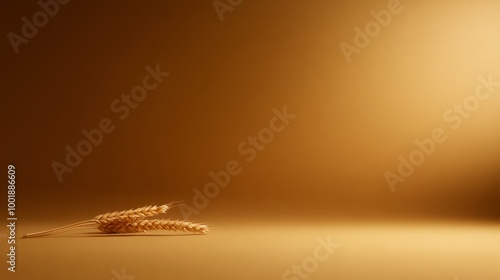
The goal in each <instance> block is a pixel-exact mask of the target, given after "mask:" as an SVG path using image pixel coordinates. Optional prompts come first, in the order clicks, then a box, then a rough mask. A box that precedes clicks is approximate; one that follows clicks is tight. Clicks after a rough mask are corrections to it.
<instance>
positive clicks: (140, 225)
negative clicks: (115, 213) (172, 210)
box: [97, 219, 208, 233]
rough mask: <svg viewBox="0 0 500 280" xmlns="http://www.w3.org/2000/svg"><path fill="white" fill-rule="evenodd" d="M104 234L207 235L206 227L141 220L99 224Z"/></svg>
mask: <svg viewBox="0 0 500 280" xmlns="http://www.w3.org/2000/svg"><path fill="white" fill-rule="evenodd" d="M97 229H99V230H100V231H102V232H105V233H138V232H147V231H152V230H169V231H184V232H192V233H208V226H206V225H203V224H196V223H192V222H186V221H178V220H174V221H171V220H164V219H153V220H141V221H132V222H121V221H115V222H111V223H104V224H100V225H99V227H98V228H97Z"/></svg>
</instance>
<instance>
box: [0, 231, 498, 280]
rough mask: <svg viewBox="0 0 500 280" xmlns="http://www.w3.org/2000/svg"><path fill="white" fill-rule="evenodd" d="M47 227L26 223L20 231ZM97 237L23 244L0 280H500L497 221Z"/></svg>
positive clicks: (84, 235)
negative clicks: (14, 261)
mask: <svg viewBox="0 0 500 280" xmlns="http://www.w3.org/2000/svg"><path fill="white" fill-rule="evenodd" d="M55 226H60V225H54V227H55ZM47 228H50V226H47V225H36V226H30V227H27V226H26V227H23V228H22V231H23V232H22V234H24V233H26V232H24V231H25V230H26V231H27V232H28V231H29V232H31V231H37V230H42V229H47ZM91 232H94V231H92V230H83V231H79V232H72V233H68V234H62V235H57V236H51V237H44V238H29V239H18V240H17V252H16V253H17V265H16V272H15V273H11V272H8V271H7V265H6V264H5V263H4V265H3V266H4V268H3V269H2V270H3V271H2V272H1V273H0V274H1V275H2V277H1V279H70V280H77V279H86V280H88V279H105V280H110V279H116V280H122V279H125V280H132V279H135V280H142V279H148V280H149V279H177V280H180V279H292V280H297V279H318V280H320V279H357V280H363V279H366V280H368V279H369V280H373V279H387V280H391V279H394V280H396V279H415V280H416V279H419V280H422V279H425V280H444V279H460V280H467V279H471V280H472V279H474V280H498V279H500V267H499V266H498V261H499V260H500V226H499V225H493V224H452V223H329V224H328V223H318V224H314V223H309V224H303V225H301V224H274V225H273V224H271V223H262V224H260V223H249V224H234V223H227V224H221V225H218V226H217V227H214V228H213V229H212V231H211V232H210V233H209V234H208V235H183V234H174V233H173V234H170V235H165V234H163V233H161V234H159V233H158V232H155V233H153V235H146V236H144V235H143V236H123V235H116V236H106V235H101V234H93V233H91ZM20 235H21V234H20ZM5 241H6V239H5V236H3V238H2V241H1V243H0V244H1V247H2V248H3V250H6V247H7V246H6V242H5ZM5 276H7V277H5Z"/></svg>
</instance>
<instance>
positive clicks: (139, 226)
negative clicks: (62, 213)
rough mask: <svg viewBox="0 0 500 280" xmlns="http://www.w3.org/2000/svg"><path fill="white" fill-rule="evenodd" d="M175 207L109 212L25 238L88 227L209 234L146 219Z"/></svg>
mask: <svg viewBox="0 0 500 280" xmlns="http://www.w3.org/2000/svg"><path fill="white" fill-rule="evenodd" d="M175 206H178V204H177V203H176V202H172V203H169V204H164V205H160V206H156V205H153V206H144V207H141V208H136V209H130V210H124V211H119V212H108V213H105V214H101V215H97V216H95V217H94V218H93V219H90V220H85V221H81V222H78V223H74V224H70V225H67V226H63V227H58V228H54V229H50V230H45V231H41V232H35V233H30V234H26V235H24V237H25V238H27V237H42V236H47V235H51V234H57V233H62V232H67V231H70V230H74V229H81V228H87V227H93V228H95V227H96V226H97V229H99V230H100V231H102V232H105V233H132V232H146V231H147V230H173V231H178V230H182V231H187V232H193V233H207V231H208V227H207V226H206V225H201V224H194V223H191V222H184V221H169V220H147V219H146V218H148V217H153V216H157V215H161V214H165V213H166V212H167V211H168V210H169V209H171V208H172V207H175ZM127 229H128V230H127Z"/></svg>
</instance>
